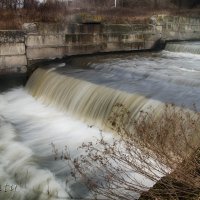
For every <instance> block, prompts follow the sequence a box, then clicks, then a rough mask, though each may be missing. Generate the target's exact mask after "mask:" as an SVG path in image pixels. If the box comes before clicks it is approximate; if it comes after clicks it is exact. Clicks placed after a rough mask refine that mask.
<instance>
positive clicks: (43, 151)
mask: <svg viewBox="0 0 200 200" xmlns="http://www.w3.org/2000/svg"><path fill="white" fill-rule="evenodd" d="M99 137H100V132H99V130H98V129H97V128H90V127H89V126H88V125H87V124H83V123H81V122H79V121H77V120H75V119H73V118H71V117H69V116H67V115H66V114H63V113H61V112H58V111H57V110H54V109H53V108H50V107H47V106H45V105H42V104H41V103H39V102H37V101H36V100H34V99H33V97H31V96H30V95H28V94H27V92H26V91H25V90H24V89H23V88H18V89H14V90H12V91H9V92H6V93H4V94H1V95H0V138H1V139H0V158H1V159H0V173H1V176H0V183H1V186H2V188H3V187H4V186H5V185H6V184H7V185H9V186H13V187H16V191H15V190H13V191H10V192H3V191H2V192H0V199H9V198H13V199H16V200H18V199H19V200H21V199H41V200H45V199H67V198H68V197H70V196H71V195H72V196H74V195H75V196H76V195H80V194H77V188H76V183H74V181H73V180H72V182H71V183H70V181H69V182H68V183H67V184H66V178H67V173H69V171H68V170H69V169H68V168H67V163H66V162H64V161H62V160H57V161H55V160H54V154H53V152H52V147H51V143H53V144H55V145H56V147H57V148H58V150H59V152H60V153H61V152H62V150H64V147H65V145H67V146H68V148H69V149H70V152H71V155H72V157H73V156H78V155H79V154H80V152H78V150H77V148H78V146H80V145H81V144H82V143H83V142H89V141H91V140H95V139H97V138H99ZM109 137H112V135H111V134H109V133H106V134H105V138H109ZM8 188H9V187H7V189H8ZM73 188H74V189H73ZM2 190H4V188H3V189H2ZM73 190H74V191H73ZM79 192H82V193H81V194H82V195H83V196H84V195H87V193H86V194H84V193H83V191H81V189H80V191H79ZM73 193H74V194H73ZM69 194H70V196H69Z"/></svg>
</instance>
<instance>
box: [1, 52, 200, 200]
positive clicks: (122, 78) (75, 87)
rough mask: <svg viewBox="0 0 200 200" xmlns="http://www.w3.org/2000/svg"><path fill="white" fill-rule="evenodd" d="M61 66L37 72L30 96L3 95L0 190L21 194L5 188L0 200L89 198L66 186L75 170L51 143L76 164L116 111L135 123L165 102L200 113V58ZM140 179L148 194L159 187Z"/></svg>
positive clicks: (19, 91)
mask: <svg viewBox="0 0 200 200" xmlns="http://www.w3.org/2000/svg"><path fill="white" fill-rule="evenodd" d="M83 60H84V62H83ZM53 66H54V67H55V68H54V69H52V68H51V69H48V68H47V69H46V68H44V69H37V70H36V71H35V72H34V74H33V75H32V76H31V78H30V79H29V81H28V83H27V85H26V88H16V89H14V90H11V91H8V92H5V93H2V94H1V95H0V138H1V140H0V156H1V159H0V172H1V176H0V184H1V187H2V188H3V187H4V186H5V185H6V184H8V185H10V186H11V185H13V186H14V187H16V186H17V187H16V191H15V190H12V191H10V192H3V190H4V188H3V189H2V192H0V199H3V200H4V199H9V198H10V199H11V198H13V199H16V200H21V199H41V200H45V199H68V198H71V197H75V198H76V197H77V198H80V197H81V198H87V197H88V195H89V194H88V191H87V190H85V189H84V187H80V184H79V182H76V183H75V182H74V181H73V180H71V179H68V180H67V181H66V177H68V174H69V173H70V170H69V169H68V168H67V164H66V163H65V162H63V161H61V160H57V161H55V160H54V156H53V153H52V148H51V143H52V142H53V143H54V144H55V145H56V146H57V147H58V149H59V152H62V150H63V148H64V147H65V145H67V146H68V147H69V149H70V152H71V154H72V156H77V155H79V154H81V153H82V152H80V151H77V147H78V146H79V145H81V144H82V142H87V141H94V140H96V138H99V137H100V135H101V134H100V132H99V130H98V128H96V127H100V128H102V127H103V128H105V130H106V121H107V119H108V117H109V115H110V113H111V110H112V107H113V105H115V104H116V103H122V104H124V105H125V106H126V107H127V108H128V109H129V110H130V111H131V115H132V117H137V115H138V113H139V111H140V110H141V109H143V110H144V109H146V108H148V107H149V106H153V108H156V112H157V113H159V112H160V109H161V107H162V105H163V103H164V102H172V103H174V104H176V105H179V106H180V105H182V104H184V105H185V106H186V107H188V108H191V107H192V104H193V103H195V104H196V107H197V109H199V108H200V102H199V99H200V90H199V87H200V81H199V75H200V68H199V66H200V57H199V55H194V54H191V53H190V54H187V53H173V52H169V51H167V49H166V50H165V51H163V52H160V53H143V54H125V55H120V56H119V55H114V56H111V55H109V56H93V57H82V58H73V59H72V60H71V61H70V62H67V63H66V66H65V67H60V65H59V64H53ZM57 66H58V67H57ZM30 94H31V95H30ZM32 96H33V97H32ZM190 106H191V107H190ZM63 111H64V112H63ZM156 112H155V114H157V113H156ZM79 119H80V121H78V120H79ZM81 121H82V122H81ZM88 125H95V126H94V127H92V128H90V127H91V126H90V127H89V126H88ZM103 135H104V137H106V139H107V140H111V139H112V137H113V135H112V134H111V133H108V132H103ZM140 178H141V180H143V181H144V182H145V184H146V186H147V188H148V187H151V186H152V185H153V184H154V183H153V182H151V181H149V180H148V179H145V180H144V178H143V177H140ZM137 196H138V195H136V197H137Z"/></svg>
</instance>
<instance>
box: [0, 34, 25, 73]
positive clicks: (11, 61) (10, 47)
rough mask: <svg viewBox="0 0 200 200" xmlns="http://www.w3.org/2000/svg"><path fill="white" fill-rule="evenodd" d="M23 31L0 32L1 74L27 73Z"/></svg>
mask: <svg viewBox="0 0 200 200" xmlns="http://www.w3.org/2000/svg"><path fill="white" fill-rule="evenodd" d="M24 41H25V33H24V32H23V31H0V72H26V70H27V67H26V66H27V58H26V50H25V43H24Z"/></svg>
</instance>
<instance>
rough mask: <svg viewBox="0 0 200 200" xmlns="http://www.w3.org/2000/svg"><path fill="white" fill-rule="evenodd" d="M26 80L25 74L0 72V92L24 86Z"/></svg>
mask: <svg viewBox="0 0 200 200" xmlns="http://www.w3.org/2000/svg"><path fill="white" fill-rule="evenodd" d="M26 81H27V75H26V74H19V73H10V74H0V92H4V91H6V90H9V89H12V88H14V87H19V86H24V85H25V84H26Z"/></svg>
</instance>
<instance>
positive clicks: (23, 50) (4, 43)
mask: <svg viewBox="0 0 200 200" xmlns="http://www.w3.org/2000/svg"><path fill="white" fill-rule="evenodd" d="M189 39H199V40H200V18H186V17H176V16H164V15H160V16H153V17H151V18H150V19H149V23H148V24H99V23H91V24H90V23H85V24H84V23H83V24H53V23H52V24H50V23H48V24H45V23H28V24H24V25H23V31H0V72H2V71H5V72H7V71H19V72H25V71H26V66H29V67H30V66H31V64H33V63H37V62H39V61H41V60H44V59H54V58H62V57H64V56H70V55H79V54H92V53H99V52H113V51H132V50H148V49H152V48H153V47H154V45H155V44H156V42H157V41H158V40H163V41H168V40H189ZM29 67H28V68H29Z"/></svg>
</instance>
